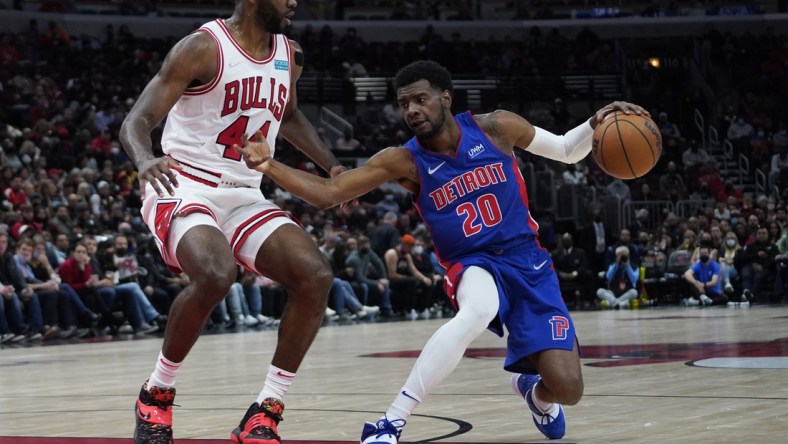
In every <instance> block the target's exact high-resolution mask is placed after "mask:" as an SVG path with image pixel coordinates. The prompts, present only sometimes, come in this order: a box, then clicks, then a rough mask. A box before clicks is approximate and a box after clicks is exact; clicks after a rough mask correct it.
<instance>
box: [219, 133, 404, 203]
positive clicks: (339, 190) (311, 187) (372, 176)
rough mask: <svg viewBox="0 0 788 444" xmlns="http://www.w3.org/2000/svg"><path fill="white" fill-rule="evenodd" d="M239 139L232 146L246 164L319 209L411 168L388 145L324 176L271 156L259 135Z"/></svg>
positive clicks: (400, 151)
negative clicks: (364, 160) (351, 166)
mask: <svg viewBox="0 0 788 444" xmlns="http://www.w3.org/2000/svg"><path fill="white" fill-rule="evenodd" d="M242 141H243V146H238V145H234V146H233V148H234V149H235V150H236V151H237V152H238V153H240V154H241V155H242V156H243V157H244V160H246V163H247V165H248V166H250V167H253V168H254V169H256V170H257V171H260V172H262V173H263V174H265V175H266V176H268V177H270V178H271V180H273V181H274V182H276V183H277V184H278V185H279V186H281V187H282V188H284V189H285V190H287V191H288V192H290V193H291V194H294V195H296V196H298V197H299V198H301V199H303V200H305V201H306V202H308V203H309V204H311V205H313V206H315V207H317V208H320V209H327V208H331V207H333V206H336V205H338V204H340V203H342V202H346V201H349V200H351V199H355V198H356V197H358V196H361V195H363V194H365V193H367V192H369V191H371V190H373V189H375V188H377V187H378V186H380V185H381V184H383V183H385V182H388V181H391V180H398V179H400V178H403V177H408V174H407V170H408V168H409V167H410V164H408V163H407V159H409V158H410V157H409V155H408V154H407V150H406V149H405V148H403V147H390V148H386V149H384V150H383V151H381V152H379V153H377V154H375V155H374V156H372V157H371V158H370V159H369V160H368V161H367V163H366V164H365V165H363V166H361V167H359V168H354V169H352V170H349V171H346V172H344V173H342V174H339V175H337V176H333V177H331V178H328V179H326V178H323V177H318V176H316V175H314V174H311V173H307V172H306V171H301V170H298V169H295V168H291V167H289V166H287V165H285V164H283V163H281V162H278V161H276V160H274V159H271V158H270V148H269V147H268V143H267V142H266V141H265V139H264V138H262V137H259V136H258V137H256V138H255V141H253V142H252V141H247V140H246V138H245V137H244V138H243V139H242ZM406 158H407V159H406Z"/></svg>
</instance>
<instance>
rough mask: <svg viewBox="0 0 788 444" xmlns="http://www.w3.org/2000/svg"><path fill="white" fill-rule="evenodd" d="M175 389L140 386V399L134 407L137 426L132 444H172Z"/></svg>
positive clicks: (146, 384)
mask: <svg viewBox="0 0 788 444" xmlns="http://www.w3.org/2000/svg"><path fill="white" fill-rule="evenodd" d="M173 401H175V388H174V387H172V388H161V387H151V388H150V389H149V388H148V383H147V382H145V384H143V385H142V389H140V397H139V399H137V404H136V405H135V406H134V412H135V415H134V416H135V418H136V419H137V426H136V427H135V428H134V444H172V443H173V440H172V405H173Z"/></svg>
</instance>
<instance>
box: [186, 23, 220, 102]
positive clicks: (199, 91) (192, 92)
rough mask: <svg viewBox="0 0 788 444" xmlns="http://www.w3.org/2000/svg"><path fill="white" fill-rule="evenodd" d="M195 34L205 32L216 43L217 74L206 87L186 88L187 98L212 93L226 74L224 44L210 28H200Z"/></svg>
mask: <svg viewBox="0 0 788 444" xmlns="http://www.w3.org/2000/svg"><path fill="white" fill-rule="evenodd" d="M194 32H205V33H207V34H208V35H209V36H211V38H212V39H213V41H214V42H216V72H215V73H214V75H213V79H211V81H210V82H208V83H206V84H205V85H200V86H195V87H194V88H186V90H185V91H184V92H183V94H184V95H187V96H196V95H200V94H205V93H207V92H210V91H211V90H212V89H214V88H215V87H216V85H218V84H219V80H221V79H222V73H223V72H224V53H223V52H222V43H221V42H220V41H219V38H218V37H216V34H214V33H213V31H211V30H210V29H208V28H200V29H198V30H196V31H194Z"/></svg>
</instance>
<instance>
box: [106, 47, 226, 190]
mask: <svg viewBox="0 0 788 444" xmlns="http://www.w3.org/2000/svg"><path fill="white" fill-rule="evenodd" d="M216 51H217V49H216V44H215V42H214V40H213V39H212V38H211V37H210V36H208V35H207V34H205V33H204V32H195V33H193V34H191V35H189V36H187V37H185V38H184V39H183V40H181V41H180V42H178V43H177V44H176V45H175V46H174V47H173V48H172V50H171V51H170V53H169V54H167V57H166V58H165V59H164V62H163V63H162V66H161V69H160V70H159V72H158V73H157V74H156V76H155V77H154V78H153V79H152V80H151V81H150V82H149V83H148V85H147V86H146V87H145V89H144V90H143V91H142V94H141V95H140V97H139V99H138V100H137V102H136V103H135V104H134V107H133V108H132V109H131V111H129V114H128V116H126V119H125V120H124V121H123V125H122V126H121V128H120V141H121V144H122V145H123V149H124V150H125V151H126V154H128V155H129V157H130V158H131V160H132V161H133V162H134V164H135V165H136V166H137V169H138V170H139V178H140V190H141V192H142V193H144V192H145V183H147V182H150V184H151V185H152V186H153V189H154V190H156V192H157V193H158V194H159V196H161V197H164V191H163V190H162V188H163V189H164V190H166V191H167V192H169V193H170V195H173V194H174V192H173V188H172V186H173V185H174V186H178V180H177V178H176V176H175V174H174V173H173V172H172V170H171V169H170V165H169V163H168V160H167V159H166V158H156V157H155V156H154V155H153V149H152V142H151V137H150V133H151V130H152V129H153V127H155V126H156V125H158V124H159V122H161V121H162V119H164V117H165V116H166V115H167V113H168V112H169V111H170V109H172V107H173V106H174V105H175V103H176V102H177V101H178V99H179V98H180V97H181V95H182V94H183V92H184V91H185V90H186V88H188V87H189V85H190V84H192V82H195V83H200V84H205V83H208V82H210V81H211V79H212V78H213V76H214V74H215V73H216ZM143 197H144V194H143Z"/></svg>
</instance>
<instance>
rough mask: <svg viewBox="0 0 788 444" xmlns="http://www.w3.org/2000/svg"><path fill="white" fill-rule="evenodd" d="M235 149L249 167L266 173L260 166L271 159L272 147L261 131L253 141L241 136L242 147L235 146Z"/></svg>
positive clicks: (255, 134) (255, 135)
mask: <svg viewBox="0 0 788 444" xmlns="http://www.w3.org/2000/svg"><path fill="white" fill-rule="evenodd" d="M233 149H234V150H235V152H236V153H238V154H240V155H241V156H242V157H243V159H244V162H246V166H247V167H249V168H251V169H253V170H258V171H261V172H265V171H263V170H262V169H261V168H260V166H261V165H262V164H264V163H265V162H267V161H268V160H269V159H270V158H271V147H270V146H269V145H268V141H267V140H265V137H263V133H262V132H261V131H259V130H258V131H257V132H256V133H254V139H252V140H250V139H249V138H248V137H247V136H246V134H244V135H243V136H241V146H239V145H238V144H237V143H236V144H233Z"/></svg>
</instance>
